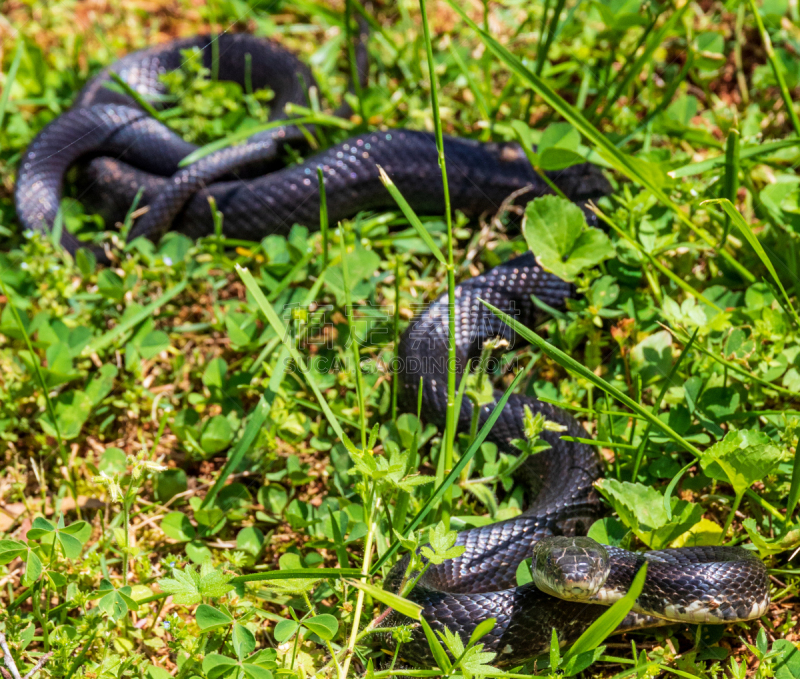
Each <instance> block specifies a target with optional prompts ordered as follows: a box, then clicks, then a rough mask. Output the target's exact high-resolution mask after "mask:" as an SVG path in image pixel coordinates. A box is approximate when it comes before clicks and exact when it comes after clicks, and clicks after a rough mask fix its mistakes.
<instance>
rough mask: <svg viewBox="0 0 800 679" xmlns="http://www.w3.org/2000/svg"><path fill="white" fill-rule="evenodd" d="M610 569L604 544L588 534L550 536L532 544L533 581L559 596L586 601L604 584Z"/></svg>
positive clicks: (545, 590) (548, 592)
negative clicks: (588, 536) (581, 535)
mask: <svg viewBox="0 0 800 679" xmlns="http://www.w3.org/2000/svg"><path fill="white" fill-rule="evenodd" d="M609 569H610V563H609V559H608V552H607V551H606V549H605V547H603V545H601V544H600V543H598V542H595V541H594V540H592V539H591V538H586V537H571V538H568V537H547V538H544V539H542V540H539V542H537V543H536V544H535V545H534V547H533V560H532V571H533V581H534V583H536V586H537V587H538V588H539V589H540V590H542V591H543V592H545V593H547V594H550V595H552V596H556V597H559V598H560V599H570V600H578V601H586V600H588V599H591V598H592V597H593V596H594V595H595V594H597V593H598V591H599V590H600V588H601V587H602V586H603V585H604V584H605V581H606V578H608V573H609Z"/></svg>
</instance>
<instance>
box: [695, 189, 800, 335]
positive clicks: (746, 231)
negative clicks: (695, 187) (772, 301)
mask: <svg viewBox="0 0 800 679" xmlns="http://www.w3.org/2000/svg"><path fill="white" fill-rule="evenodd" d="M705 202H706V203H713V204H719V205H720V206H722V209H723V210H725V214H726V215H727V216H728V217H730V219H731V221H732V222H733V223H734V224H735V225H736V227H737V228H738V229H739V231H741V232H742V235H743V236H744V237H745V240H746V241H747V242H748V243H750V247H752V248H753V250H755V251H756V254H757V255H758V258H759V259H760V260H761V263H762V264H763V265H764V266H765V267H766V269H767V271H769V273H770V275H771V276H772V279H773V280H774V281H775V284H776V285H777V286H778V289H779V290H780V291H781V294H782V295H783V300H784V302H786V308H787V309H788V311H789V312H790V314H791V316H792V318H793V319H794V322H795V324H796V325H797V327H800V317H798V315H797V311H796V310H795V308H794V307H793V306H792V302H791V301H790V300H789V295H788V294H787V293H786V289H785V288H784V287H783V283H781V279H780V278H778V272H777V271H775V267H774V266H773V265H772V260H771V259H770V258H769V257H768V256H767V253H766V252H765V251H764V246H762V245H761V241H759V240H758V238H756V235H755V234H754V233H753V229H751V228H750V225H749V224H748V223H747V222H746V221H745V219H744V217H742V215H741V214H739V211H738V210H737V209H736V207H735V206H734V204H733V203H731V201H729V200H728V199H727V198H718V199H716V200H708V201H705Z"/></svg>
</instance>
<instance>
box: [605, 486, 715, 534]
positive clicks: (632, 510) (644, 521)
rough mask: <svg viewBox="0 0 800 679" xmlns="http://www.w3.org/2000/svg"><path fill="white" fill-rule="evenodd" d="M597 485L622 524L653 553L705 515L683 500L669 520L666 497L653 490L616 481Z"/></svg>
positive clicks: (699, 508) (674, 505) (675, 503)
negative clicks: (665, 504) (652, 550)
mask: <svg viewBox="0 0 800 679" xmlns="http://www.w3.org/2000/svg"><path fill="white" fill-rule="evenodd" d="M595 485H596V487H597V488H598V490H599V491H600V492H601V493H602V494H603V496H604V497H605V498H606V499H607V500H608V502H609V503H610V504H611V506H612V507H613V508H614V510H615V511H616V512H617V514H619V517H620V519H622V521H623V523H624V524H625V525H626V526H629V527H630V529H631V530H632V531H633V532H634V534H635V535H636V536H637V537H638V538H639V539H640V540H641V541H642V542H644V543H645V544H646V545H647V546H648V547H651V548H652V549H662V548H663V547H666V546H667V545H668V544H669V543H670V542H671V541H672V540H674V539H675V538H676V537H678V536H679V535H680V534H681V533H684V532H686V531H687V530H689V528H691V527H692V526H693V525H694V524H696V523H697V522H698V521H700V518H701V517H702V515H703V508H702V507H701V506H700V505H696V504H693V503H691V502H686V501H684V500H680V501H675V502H674V503H673V507H672V517H671V518H670V516H669V515H668V513H667V510H666V509H665V508H664V498H663V496H662V495H661V493H659V492H658V491H657V490H656V489H655V488H653V487H652V486H644V485H642V484H641V483H629V482H627V481H617V480H616V479H600V480H599V481H597V483H596V484H595Z"/></svg>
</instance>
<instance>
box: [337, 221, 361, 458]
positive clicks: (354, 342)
mask: <svg viewBox="0 0 800 679" xmlns="http://www.w3.org/2000/svg"><path fill="white" fill-rule="evenodd" d="M339 228H340V230H341V232H342V234H341V235H342V242H341V245H342V281H343V282H344V300H345V313H346V314H347V325H348V327H349V328H350V345H351V346H352V348H353V361H355V365H354V366H353V369H354V370H355V376H356V396H357V398H358V423H359V427H360V429H361V448H362V449H363V450H365V451H366V449H367V421H366V415H365V413H364V409H365V406H364V381H363V379H362V377H361V352H360V351H359V349H358V333H357V332H356V328H355V322H354V319H353V300H352V299H351V297H350V272H349V271H348V267H347V230H346V229H345V227H344V225H341V226H340V227H339Z"/></svg>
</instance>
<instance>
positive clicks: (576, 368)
mask: <svg viewBox="0 0 800 679" xmlns="http://www.w3.org/2000/svg"><path fill="white" fill-rule="evenodd" d="M479 299H480V298H479ZM480 301H481V302H482V303H483V304H484V305H485V306H486V307H487V308H488V309H490V310H491V311H492V313H494V315H495V316H497V317H498V318H499V319H500V320H501V321H503V322H504V323H505V324H506V325H508V326H509V327H510V328H511V329H512V330H514V331H516V332H517V333H518V334H519V335H520V336H521V337H522V338H523V339H525V340H527V341H528V342H530V343H531V344H532V345H534V346H535V347H536V348H538V349H540V350H541V351H543V352H544V353H545V354H547V355H548V356H549V357H550V358H551V359H553V360H554V361H555V362H556V363H558V364H559V365H560V366H561V367H562V368H564V369H565V370H569V371H570V372H571V373H574V374H576V375H579V376H580V377H583V378H584V379H586V380H588V381H589V382H591V383H592V384H594V385H595V386H596V387H598V388H600V389H601V390H602V391H604V392H605V393H606V394H608V395H609V396H612V397H613V398H615V399H617V400H618V401H619V402H620V403H622V404H624V405H626V406H627V407H628V408H630V409H631V410H633V411H634V412H635V413H637V414H638V415H640V416H641V417H642V418H643V419H645V420H647V421H648V422H651V423H652V424H653V425H655V426H656V427H658V428H659V429H660V430H661V431H663V432H664V433H665V434H666V435H667V436H669V437H670V438H671V439H672V440H673V441H675V443H677V444H678V445H679V446H681V447H682V448H684V449H685V450H687V451H689V452H691V453H692V454H693V455H696V456H697V457H700V454H701V453H700V450H699V449H698V448H696V447H695V446H694V445H693V444H691V443H689V441H687V440H686V439H684V438H683V437H682V436H681V435H680V434H678V432H676V431H675V430H674V429H672V427H670V426H669V425H668V424H667V423H666V422H662V421H661V420H660V419H659V418H658V417H657V416H656V415H654V414H653V413H652V412H650V411H649V410H648V409H647V408H644V407H643V406H642V405H640V404H639V403H637V402H636V401H634V400H633V399H632V398H631V397H630V396H628V395H627V394H623V393H622V392H621V391H620V390H619V389H617V388H616V387H615V386H614V385H612V384H610V383H609V382H606V381H605V380H604V379H603V378H602V377H600V376H598V375H595V374H594V372H592V371H591V370H589V368H587V367H586V366H584V365H582V364H581V363H578V362H577V361H576V360H575V359H574V358H572V357H571V356H568V355H567V354H565V353H564V352H563V351H561V349H558V348H557V347H554V346H553V345H552V344H550V343H549V342H548V341H546V340H545V339H544V338H542V337H539V335H537V334H536V333H535V332H533V330H531V329H530V328H527V327H526V326H524V325H522V323H520V322H519V321H517V320H516V319H514V318H511V316H509V315H508V314H505V313H503V312H502V311H500V309H498V308H497V307H496V306H493V305H491V304H489V302H486V301H485V300H483V299H481V300H480Z"/></svg>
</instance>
